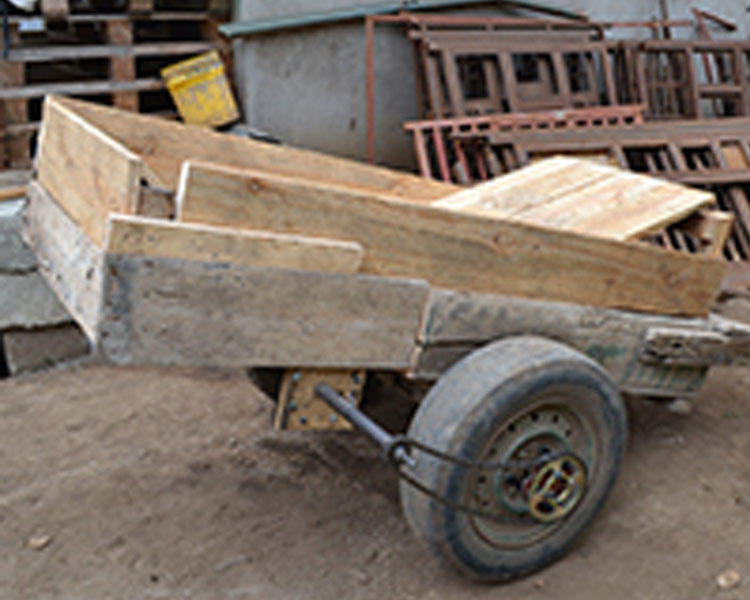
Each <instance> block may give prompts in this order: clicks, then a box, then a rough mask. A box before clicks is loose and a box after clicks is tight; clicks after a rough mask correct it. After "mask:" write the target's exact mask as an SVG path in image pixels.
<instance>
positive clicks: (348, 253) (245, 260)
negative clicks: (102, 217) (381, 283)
mask: <svg viewBox="0 0 750 600" xmlns="http://www.w3.org/2000/svg"><path fill="white" fill-rule="evenodd" d="M107 252H108V253H110V254H134V255H141V256H151V257H158V258H181V259H184V260H202V261H205V262H217V263H219V262H221V263H223V262H226V263H231V264H236V265H247V266H263V267H276V268H282V269H300V270H310V271H322V272H329V273H356V272H357V270H358V269H359V266H360V265H361V264H362V256H363V255H364V251H363V250H362V246H360V245H359V244H357V243H356V242H342V241H338V240H325V239H319V238H306V237H302V236H298V235H284V234H275V233H269V232H266V231H249V230H241V229H234V228H230V227H212V226H208V225H199V224H193V223H175V222H172V221H164V220H161V219H148V218H145V217H133V216H124V215H112V216H111V217H110V219H109V237H108V243H107Z"/></svg>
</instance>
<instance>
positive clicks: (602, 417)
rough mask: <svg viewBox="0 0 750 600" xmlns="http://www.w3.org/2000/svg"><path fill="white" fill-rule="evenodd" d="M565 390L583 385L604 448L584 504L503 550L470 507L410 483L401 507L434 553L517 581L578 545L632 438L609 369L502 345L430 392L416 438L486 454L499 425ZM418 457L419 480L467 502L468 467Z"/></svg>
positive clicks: (562, 354) (554, 352)
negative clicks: (533, 537)
mask: <svg viewBox="0 0 750 600" xmlns="http://www.w3.org/2000/svg"><path fill="white" fill-rule="evenodd" d="M560 386H565V388H564V389H565V390H567V391H570V389H580V391H581V393H580V395H578V396H575V397H571V402H572V403H574V404H576V406H575V410H576V411H578V414H581V412H580V411H584V412H585V413H586V417H587V418H588V419H590V420H592V421H593V423H594V431H595V434H596V435H597V437H598V438H599V439H600V450H601V451H600V452H599V453H598V454H597V457H596V464H597V465H598V468H597V469H596V473H590V474H589V481H588V489H587V492H586V495H585V496H584V497H583V499H582V500H581V503H580V504H579V506H578V507H576V509H575V511H574V512H573V513H572V514H571V515H569V516H568V517H567V520H566V521H565V522H564V523H561V524H560V526H559V528H558V529H557V530H556V531H554V532H552V533H551V534H550V535H549V536H548V537H546V538H544V539H543V540H540V541H539V542H538V543H535V544H531V545H529V546H527V547H523V548H520V549H518V548H513V549H510V550H509V549H507V548H500V549H499V548H497V547H496V546H493V545H491V544H489V543H488V542H487V541H486V540H485V539H484V538H481V537H480V536H478V535H477V534H476V532H475V531H474V528H473V526H472V524H471V522H470V521H469V517H468V516H467V515H466V513H464V512H461V511H456V510H454V509H452V508H450V507H447V506H446V505H445V504H442V503H439V502H437V501H435V500H432V499H430V498H429V497H428V496H426V495H425V494H423V493H422V492H420V491H419V490H416V489H415V488H414V487H413V486H411V485H409V484H408V483H406V482H405V481H403V480H402V481H401V484H400V493H401V503H402V507H403V510H404V513H405V516H406V519H407V521H408V522H409V525H410V526H411V528H412V530H413V531H414V533H415V534H416V535H417V537H418V538H420V539H422V540H423V541H424V542H425V543H426V544H427V546H428V547H429V548H430V550H431V551H432V552H433V553H434V554H435V555H437V556H438V557H440V558H441V559H443V560H444V561H445V562H447V563H448V564H450V565H451V566H453V567H454V568H456V569H458V570H459V571H460V572H461V573H463V574H464V575H466V576H468V577H470V578H472V579H478V580H482V581H488V582H501V581H508V580H510V579H514V578H516V577H520V576H523V575H526V574H529V573H531V572H533V571H536V570H538V569H541V568H542V567H544V566H546V565H548V564H549V563H551V562H552V561H554V560H556V559H558V558H559V557H560V556H562V555H563V554H564V553H565V552H566V551H567V550H568V549H569V548H570V546H571V544H572V543H573V542H574V541H575V540H576V538H577V537H578V536H579V535H581V533H582V532H583V531H584V530H585V529H586V528H587V527H588V525H589V524H590V522H591V521H592V519H593V518H594V517H595V515H596V514H597V513H598V511H599V510H600V508H601V507H602V505H603V504H604V502H605V501H606V499H607V497H608V495H609V492H610V491H611V489H612V487H613V485H614V482H615V479H616V477H617V472H618V470H619V467H620V462H621V459H622V455H623V451H624V447H625V443H626V438H627V415H626V410H625V407H624V404H623V402H622V399H621V397H620V394H619V391H618V389H617V387H616V385H615V384H614V382H613V381H612V380H611V378H610V377H609V375H608V374H607V373H606V371H604V369H603V368H602V367H601V366H599V365H598V364H597V363H596V362H594V361H593V360H591V359H590V358H588V357H587V356H585V355H583V354H581V353H579V352H577V351H575V350H572V349H571V348H568V347H567V346H564V345H562V344H559V343H557V342H553V341H550V340H547V339H543V338H536V337H516V338H509V339H504V340H500V341H498V342H494V343H492V344H490V345H488V346H485V347H484V348H482V349H480V350H478V351H476V352H474V353H472V354H470V355H469V356H467V357H466V358H464V359H463V360H461V361H460V362H458V363H457V364H455V365H454V366H453V367H452V368H451V369H450V370H448V371H447V372H446V373H445V374H444V375H443V376H442V377H441V378H440V379H439V380H438V382H437V383H436V384H435V386H434V387H433V388H432V389H431V390H430V392H429V393H428V394H427V396H426V397H425V399H424V400H423V401H422V404H421V405H420V407H419V410H418V411H417V413H416V414H415V416H414V419H413V420H412V423H411V426H410V428H409V432H408V435H409V437H412V438H414V439H416V440H420V441H422V442H424V443H425V444H429V445H430V446H432V447H435V448H438V449H440V450H443V451H446V452H449V453H451V454H454V455H458V456H463V457H466V458H477V455H478V454H479V453H480V452H481V449H482V448H483V447H484V446H485V444H486V443H487V442H488V440H489V438H490V436H492V435H493V433H494V432H496V431H497V428H498V427H500V426H501V425H502V424H503V423H504V422H507V420H508V419H509V418H512V417H513V415H515V414H518V413H519V412H522V411H523V410H524V407H528V406H529V402H530V401H532V400H533V398H534V397H537V396H538V395H540V394H543V393H545V392H550V391H553V392H554V390H555V388H556V387H560ZM570 386H573V388H571V387H570ZM566 406H568V404H567V402H566ZM418 458H419V460H418V465H417V467H416V469H415V470H414V471H413V474H414V475H415V476H416V478H417V479H418V480H419V481H421V482H423V483H424V484H426V485H427V486H428V487H429V488H430V489H432V490H434V491H436V492H437V493H439V494H441V495H444V496H446V497H448V498H450V499H451V500H453V501H454V502H460V501H462V502H465V499H464V498H462V497H461V495H462V478H463V480H465V479H466V469H462V468H460V467H456V466H454V465H452V464H451V463H446V462H445V461H439V460H436V459H433V458H430V457H427V456H425V455H424V454H419V455H418Z"/></svg>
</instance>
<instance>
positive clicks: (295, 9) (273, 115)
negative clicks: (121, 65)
mask: <svg viewBox="0 0 750 600" xmlns="http://www.w3.org/2000/svg"><path fill="white" fill-rule="evenodd" d="M545 1H546V4H547V5H550V6H557V7H561V8H567V9H581V10H584V11H586V12H588V13H589V15H590V16H591V17H592V18H593V19H596V20H644V19H650V18H651V17H658V16H659V15H660V9H659V1H658V0H628V1H627V2H624V1H623V0H567V1H566V0H545ZM374 3H376V2H375V0H276V1H274V2H267V1H265V0H239V2H238V3H237V5H236V11H235V12H236V15H235V19H236V20H244V19H266V18H272V17H276V16H282V15H294V14H302V13H306V12H311V11H325V10H331V9H335V8H342V7H351V6H357V5H361V6H367V5H372V4H374ZM697 4H698V5H699V6H701V7H702V8H703V9H705V10H712V11H714V12H716V13H718V14H720V15H722V16H725V17H727V18H729V19H732V20H734V21H735V22H737V23H738V24H739V25H740V26H741V30H740V31H738V32H737V33H736V34H735V36H737V37H742V38H747V37H748V33H750V15H749V13H747V12H746V8H747V4H748V2H747V0H701V1H700V2H698V3H697ZM691 5H692V3H686V2H684V1H682V0H669V10H670V16H671V17H672V18H690V17H691V14H690V7H691ZM496 6H497V5H496V4H495V3H493V4H488V5H482V6H478V7H477V8H476V9H474V10H470V11H466V10H465V11H463V12H470V13H472V12H473V13H479V14H513V13H512V12H511V11H502V12H501V11H499V10H498V9H497V8H496ZM515 14H519V13H515ZM526 14H527V15H529V14H530V13H526ZM623 33H625V32H623ZM627 33H628V34H630V35H632V34H633V32H632V31H629V32H627ZM640 33H641V34H642V35H644V36H645V35H647V34H648V31H643V32H640ZM682 35H684V36H685V37H689V36H691V35H692V32H691V31H690V30H687V31H684V32H682ZM375 50H376V52H375V55H376V129H377V138H376V146H377V157H378V162H380V163H383V164H388V165H390V166H394V167H405V168H412V167H413V165H414V159H413V156H412V147H411V140H410V139H409V138H408V137H407V136H406V135H405V134H404V133H403V131H402V128H401V125H402V123H403V122H404V121H406V120H409V119H415V118H418V114H417V107H416V99H415V94H414V79H413V72H414V71H413V59H412V53H411V47H410V45H409V44H408V42H407V41H406V40H405V38H404V35H403V32H402V30H401V28H399V27H393V26H378V29H377V35H376V48H375ZM235 57H236V61H235V64H236V78H237V82H238V87H239V90H240V95H241V103H242V106H243V108H244V114H245V118H246V120H247V122H248V123H250V125H252V126H254V127H256V128H258V129H261V130H264V131H267V132H268V133H271V134H274V135H276V136H278V137H280V138H281V139H283V140H285V141H286V142H288V143H290V144H293V145H296V146H300V147H305V148H311V149H316V150H321V151H324V152H329V153H332V154H337V155H341V156H348V157H352V158H357V159H360V160H361V159H364V158H365V140H366V137H365V135H366V123H365V39H364V25H363V23H362V22H361V21H360V22H357V23H346V24H335V25H328V26H319V27H313V28H309V29H299V30H295V31H284V32H280V33H275V34H263V35H258V36H255V37H252V38H247V39H245V40H242V41H238V42H236V43H235Z"/></svg>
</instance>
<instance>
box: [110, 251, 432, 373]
mask: <svg viewBox="0 0 750 600" xmlns="http://www.w3.org/2000/svg"><path fill="white" fill-rule="evenodd" d="M105 273H106V281H105V301H104V309H103V310H104V316H103V319H102V321H101V350H102V353H103V354H104V356H105V357H106V358H107V359H108V360H111V361H113V362H115V363H118V364H162V365H204V366H217V367H243V366H274V367H295V366H300V365H303V366H306V367H326V368H328V367H330V368H378V369H406V368H408V366H409V362H410V356H411V354H412V352H413V350H414V346H415V339H416V335H417V330H418V328H419V321H420V318H421V315H422V311H423V310H424V306H425V302H426V299H427V291H428V288H427V285H426V284H425V283H424V282H420V281H405V280H392V279H391V280H388V279H384V278H380V277H367V276H362V275H342V274H330V273H313V272H309V271H293V270H287V269H262V268H254V267H244V266H237V265H229V264H226V263H209V262H196V261H184V260H174V259H164V258H150V257H141V256H128V255H118V254H110V255H108V256H107V261H106V265H105Z"/></svg>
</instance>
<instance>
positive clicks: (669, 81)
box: [408, 24, 750, 120]
mask: <svg viewBox="0 0 750 600" xmlns="http://www.w3.org/2000/svg"><path fill="white" fill-rule="evenodd" d="M408 35H409V38H410V39H411V40H412V41H413V42H414V45H415V57H416V64H417V77H416V79H417V91H418V95H419V98H420V99H421V104H422V112H423V114H424V116H425V118H447V117H464V116H470V115H479V114H488V113H514V112H528V111H534V110H548V109H571V108H581V107H593V106H611V105H618V104H639V103H640V104H644V105H645V106H646V116H647V118H649V119H651V120H666V119H681V118H682V119H684V118H699V117H709V116H748V115H750V75H749V73H750V42H748V41H743V40H706V39H702V40H671V39H665V40H632V39H630V40H607V39H604V38H603V34H602V32H601V31H600V30H597V29H596V28H595V27H593V26H592V27H591V28H590V29H588V30H586V29H582V30H555V31H546V32H542V31H540V32H539V35H536V36H535V35H530V34H529V32H528V31H508V30H507V29H495V28H492V27H489V26H488V27H486V28H485V29H479V28H475V29H471V28H469V29H467V28H466V27H464V26H459V25H458V24H457V25H456V26H455V27H453V28H450V27H449V26H447V25H446V26H444V27H442V28H440V29H437V28H428V27H425V26H419V27H414V28H412V29H411V30H410V31H409V34H408Z"/></svg>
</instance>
